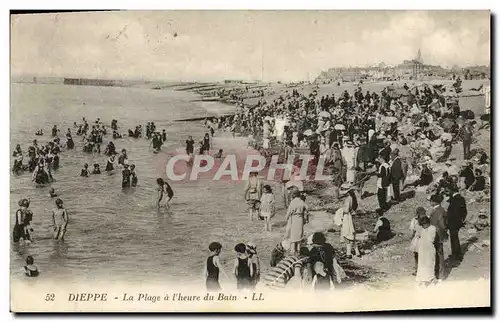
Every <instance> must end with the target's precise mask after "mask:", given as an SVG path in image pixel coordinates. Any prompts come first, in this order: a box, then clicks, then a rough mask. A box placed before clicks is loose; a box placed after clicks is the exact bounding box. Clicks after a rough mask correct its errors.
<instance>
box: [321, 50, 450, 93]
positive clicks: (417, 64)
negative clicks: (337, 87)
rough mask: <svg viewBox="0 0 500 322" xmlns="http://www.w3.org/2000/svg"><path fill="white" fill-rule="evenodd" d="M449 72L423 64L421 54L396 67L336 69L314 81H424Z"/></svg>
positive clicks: (327, 71) (440, 76)
mask: <svg viewBox="0 0 500 322" xmlns="http://www.w3.org/2000/svg"><path fill="white" fill-rule="evenodd" d="M449 74H450V71H449V70H447V69H444V68H442V67H441V66H433V65H426V64H424V61H423V58H422V52H421V50H420V49H418V52H417V54H416V56H415V58H413V59H409V60H404V61H403V62H402V63H401V64H398V65H396V66H389V65H386V64H385V63H383V62H381V63H379V64H375V65H372V66H368V67H337V68H330V69H328V70H326V71H322V72H321V73H320V75H319V76H318V77H317V78H316V80H315V81H314V82H315V83H317V84H326V83H331V82H356V81H360V80H365V79H366V80H374V81H392V80H398V79H409V80H410V79H412V80H425V79H429V78H444V77H448V75H449Z"/></svg>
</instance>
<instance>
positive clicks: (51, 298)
mask: <svg viewBox="0 0 500 322" xmlns="http://www.w3.org/2000/svg"><path fill="white" fill-rule="evenodd" d="M55 299H56V295H55V294H54V293H47V294H45V301H54V300H55Z"/></svg>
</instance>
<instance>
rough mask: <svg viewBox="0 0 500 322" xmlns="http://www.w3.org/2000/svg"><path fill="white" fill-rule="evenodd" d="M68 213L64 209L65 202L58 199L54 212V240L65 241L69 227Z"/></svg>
mask: <svg viewBox="0 0 500 322" xmlns="http://www.w3.org/2000/svg"><path fill="white" fill-rule="evenodd" d="M68 219H69V218H68V213H67V212H66V209H64V206H63V201H62V200H61V199H59V198H57V199H56V208H54V210H52V222H53V226H54V239H59V240H64V235H65V234H66V227H67V226H68Z"/></svg>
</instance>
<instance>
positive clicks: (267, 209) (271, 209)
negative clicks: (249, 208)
mask: <svg viewBox="0 0 500 322" xmlns="http://www.w3.org/2000/svg"><path fill="white" fill-rule="evenodd" d="M263 190H264V193H263V194H262V197H261V198H260V216H261V217H262V218H263V219H264V230H265V231H271V221H270V220H271V218H272V217H274V214H275V211H276V210H275V202H274V195H273V191H272V190H271V186H269V185H267V184H266V185H265V186H264V189H263Z"/></svg>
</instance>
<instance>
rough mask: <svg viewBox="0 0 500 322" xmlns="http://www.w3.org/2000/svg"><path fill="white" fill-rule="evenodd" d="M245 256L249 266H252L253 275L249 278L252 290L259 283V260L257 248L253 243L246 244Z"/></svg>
mask: <svg viewBox="0 0 500 322" xmlns="http://www.w3.org/2000/svg"><path fill="white" fill-rule="evenodd" d="M246 246H247V254H248V260H249V265H250V266H252V271H253V274H252V275H251V276H250V282H251V285H252V287H253V288H255V286H256V285H257V283H259V281H260V260H259V256H258V255H257V246H255V244H254V243H247V245H246Z"/></svg>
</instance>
